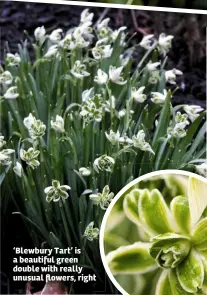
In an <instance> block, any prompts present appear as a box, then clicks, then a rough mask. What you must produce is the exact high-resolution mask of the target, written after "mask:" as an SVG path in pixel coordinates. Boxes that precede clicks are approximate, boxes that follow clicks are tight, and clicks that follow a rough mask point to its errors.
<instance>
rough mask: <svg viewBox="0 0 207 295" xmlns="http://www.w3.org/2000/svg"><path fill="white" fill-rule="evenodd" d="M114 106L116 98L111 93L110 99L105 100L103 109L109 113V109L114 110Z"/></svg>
mask: <svg viewBox="0 0 207 295" xmlns="http://www.w3.org/2000/svg"><path fill="white" fill-rule="evenodd" d="M115 106H116V98H115V97H114V96H113V95H112V96H111V99H110V100H107V101H106V104H105V111H106V112H108V113H110V112H111V110H114V109H115Z"/></svg>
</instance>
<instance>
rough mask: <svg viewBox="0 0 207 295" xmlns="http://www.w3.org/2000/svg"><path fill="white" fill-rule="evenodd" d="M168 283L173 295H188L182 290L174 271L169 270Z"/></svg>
mask: <svg viewBox="0 0 207 295" xmlns="http://www.w3.org/2000/svg"><path fill="white" fill-rule="evenodd" d="M169 283H170V287H171V290H172V294H173V295H188V294H190V293H189V292H186V291H185V290H183V288H182V287H181V285H180V283H179V281H178V278H177V275H176V271H175V270H171V271H170V272H169Z"/></svg>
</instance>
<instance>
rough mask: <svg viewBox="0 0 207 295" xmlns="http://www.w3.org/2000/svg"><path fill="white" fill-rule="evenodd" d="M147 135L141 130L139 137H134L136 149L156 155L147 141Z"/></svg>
mask: <svg viewBox="0 0 207 295" xmlns="http://www.w3.org/2000/svg"><path fill="white" fill-rule="evenodd" d="M145 136H146V135H145V133H144V130H140V131H139V132H138V133H137V135H133V136H132V141H133V145H134V147H136V148H139V149H140V150H142V151H148V152H150V153H152V154H154V151H153V150H152V148H151V146H150V144H149V143H148V142H146V141H145Z"/></svg>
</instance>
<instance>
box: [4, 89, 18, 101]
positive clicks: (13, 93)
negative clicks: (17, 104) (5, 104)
mask: <svg viewBox="0 0 207 295" xmlns="http://www.w3.org/2000/svg"><path fill="white" fill-rule="evenodd" d="M4 97H5V98H6V99H16V98H17V97H19V93H18V91H17V86H12V87H10V88H8V89H7V91H6V92H5V94H4Z"/></svg>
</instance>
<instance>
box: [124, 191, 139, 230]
mask: <svg viewBox="0 0 207 295" xmlns="http://www.w3.org/2000/svg"><path fill="white" fill-rule="evenodd" d="M140 193H141V190H139V189H133V190H132V191H131V192H130V193H129V194H127V195H126V196H125V198H124V202H123V209H124V213H125V214H126V216H127V217H128V218H129V220H131V221H132V222H134V223H135V224H137V225H140V224H141V222H140V218H139V214H138V201H139V196H140Z"/></svg>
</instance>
